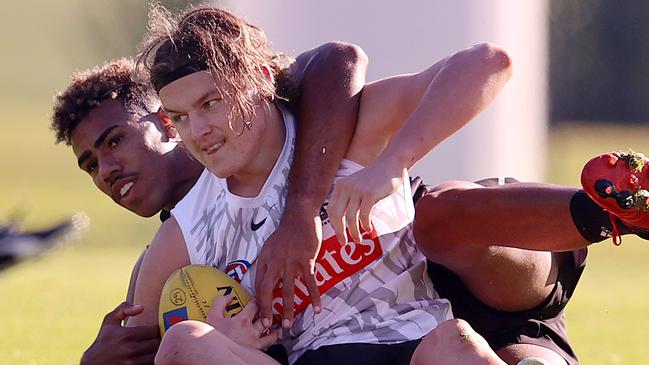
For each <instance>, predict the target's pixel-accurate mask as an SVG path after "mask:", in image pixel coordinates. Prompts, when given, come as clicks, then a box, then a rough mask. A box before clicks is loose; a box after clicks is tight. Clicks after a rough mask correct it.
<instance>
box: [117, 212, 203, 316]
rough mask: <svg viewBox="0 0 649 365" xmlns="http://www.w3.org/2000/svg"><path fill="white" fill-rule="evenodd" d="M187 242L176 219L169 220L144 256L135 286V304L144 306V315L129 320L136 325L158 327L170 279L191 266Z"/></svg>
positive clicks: (162, 226)
mask: <svg viewBox="0 0 649 365" xmlns="http://www.w3.org/2000/svg"><path fill="white" fill-rule="evenodd" d="M189 263H190V261H189V256H188V254H187V249H186V247H185V240H184V238H183V235H182V232H181V230H180V227H179V226H178V223H176V220H175V219H174V218H173V217H172V218H169V219H168V220H166V221H165V222H164V223H162V225H161V226H160V229H158V232H157V233H156V236H155V238H154V239H153V242H152V243H151V245H149V248H148V249H147V250H146V253H145V254H144V258H143V259H142V264H141V266H140V270H139V273H138V276H137V280H136V284H135V293H134V295H133V302H134V304H137V305H141V306H143V307H144V310H143V312H142V313H141V314H140V315H138V316H135V317H132V318H130V319H129V321H128V323H127V324H126V325H127V326H129V327H132V326H151V325H157V324H158V307H159V304H160V293H161V292H162V287H163V286H164V283H165V281H166V280H167V279H168V278H169V276H170V275H171V274H172V273H173V272H174V271H176V270H177V269H179V268H181V267H183V266H186V265H189Z"/></svg>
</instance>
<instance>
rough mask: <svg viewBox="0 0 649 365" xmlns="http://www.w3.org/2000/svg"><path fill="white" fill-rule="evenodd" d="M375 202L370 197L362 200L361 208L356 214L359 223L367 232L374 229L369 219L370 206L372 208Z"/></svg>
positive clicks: (370, 213)
mask: <svg viewBox="0 0 649 365" xmlns="http://www.w3.org/2000/svg"><path fill="white" fill-rule="evenodd" d="M375 204H376V202H375V201H373V200H370V199H364V200H363V202H362V203H361V208H360V211H359V214H358V218H359V220H360V221H361V225H362V226H363V228H364V229H365V231H367V232H372V231H373V230H374V227H372V221H371V220H370V216H371V215H372V208H374V205H375ZM359 242H360V241H359Z"/></svg>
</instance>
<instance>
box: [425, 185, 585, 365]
mask: <svg viewBox="0 0 649 365" xmlns="http://www.w3.org/2000/svg"><path fill="white" fill-rule="evenodd" d="M426 191H427V187H426V186H425V185H423V184H422V185H419V186H413V198H414V199H415V202H416V201H417V200H418V199H419V198H420V197H421V196H423V195H424V194H425V192H426ZM587 253H588V251H587V249H585V248H584V249H580V250H575V251H570V252H555V253H553V255H555V258H556V260H557V261H556V262H559V263H560V264H559V270H558V274H557V282H556V283H555V286H554V289H553V290H552V293H551V294H550V295H549V296H548V298H547V300H546V301H545V303H543V304H542V305H540V306H539V307H537V308H535V309H532V310H527V311H520V312H505V311H499V310H496V309H494V308H492V307H489V306H487V305H486V304H484V303H482V302H481V301H480V300H478V299H477V298H475V297H474V296H473V295H472V294H471V292H470V291H469V290H468V289H467V288H466V287H465V286H464V284H463V283H462V281H461V280H460V278H458V277H457V275H455V274H454V273H453V272H451V271H450V270H448V269H447V268H445V267H444V266H442V265H438V264H435V263H433V262H430V261H429V262H428V274H429V276H430V277H431V279H432V281H433V284H434V286H435V289H436V290H437V292H438V293H439V295H440V297H442V298H446V299H448V300H449V301H450V302H451V306H452V308H453V315H454V317H455V318H461V319H464V320H465V321H467V322H468V323H469V324H470V325H471V327H472V328H473V329H474V330H475V331H476V332H478V333H479V334H481V335H482V336H483V337H484V338H485V339H486V340H487V342H488V343H489V345H490V346H491V348H492V349H494V350H498V349H501V348H503V347H505V346H508V345H512V344H530V345H537V346H541V347H545V348H548V349H551V350H553V351H554V352H556V353H557V354H559V355H561V356H562V357H563V358H564V359H565V360H566V361H567V362H568V364H569V365H576V364H578V363H579V362H578V360H577V356H576V355H575V352H574V351H573V350H572V348H571V347H570V344H569V342H568V335H567V332H566V321H565V313H564V309H565V307H566V304H568V301H569V300H570V297H571V296H572V294H573V292H574V290H575V288H576V286H577V283H578V282H579V278H580V277H581V273H582V272H583V271H584V267H585V265H586V255H587Z"/></svg>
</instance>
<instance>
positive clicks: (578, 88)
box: [548, 0, 649, 123]
mask: <svg viewBox="0 0 649 365" xmlns="http://www.w3.org/2000/svg"><path fill="white" fill-rule="evenodd" d="M548 3H549V6H550V19H549V21H550V23H549V32H550V70H549V83H550V85H549V87H550V95H549V101H550V120H551V122H553V123H557V122H561V121H601V122H627V123H646V122H648V121H649V102H648V101H649V67H647V66H648V65H649V47H647V44H648V43H649V27H647V23H649V1H644V0H626V1H606V0H580V1H575V0H552V1H549V2H548Z"/></svg>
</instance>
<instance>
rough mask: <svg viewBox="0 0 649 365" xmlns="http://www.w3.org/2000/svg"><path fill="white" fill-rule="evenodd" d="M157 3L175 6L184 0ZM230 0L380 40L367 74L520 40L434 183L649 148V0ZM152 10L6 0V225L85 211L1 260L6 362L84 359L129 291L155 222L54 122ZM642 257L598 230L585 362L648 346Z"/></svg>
mask: <svg viewBox="0 0 649 365" xmlns="http://www.w3.org/2000/svg"><path fill="white" fill-rule="evenodd" d="M162 3H163V4H164V5H166V6H167V7H169V8H170V9H172V10H173V9H176V10H177V9H182V8H184V7H185V6H186V5H187V3H188V1H180V0H177V1H172V0H169V1H162ZM218 4H220V5H222V6H224V7H226V8H229V9H231V10H233V11H234V12H236V13H237V14H239V15H242V16H244V17H245V18H247V19H249V20H250V21H251V22H253V23H256V24H258V25H260V26H261V27H262V28H264V29H266V31H267V33H268V36H269V39H270V40H271V41H272V42H273V43H274V45H275V48H276V49H279V50H283V51H287V52H288V53H291V54H294V55H296V54H298V53H299V52H301V51H303V50H305V49H308V48H311V47H315V46H317V45H319V44H320V43H322V42H325V41H328V40H344V41H349V42H355V43H357V44H359V45H360V46H361V47H363V48H364V49H365V51H366V53H367V54H368V56H369V57H370V70H369V73H368V80H369V81H372V80H376V79H379V78H382V77H385V76H388V75H392V74H395V73H405V72H417V71H419V70H421V69H423V68H425V67H426V66H428V65H430V64H432V63H433V62H435V61H436V60H438V59H440V58H442V57H444V56H446V55H448V54H450V53H452V52H454V51H457V50H459V49H462V48H466V47H469V46H471V45H473V44H475V43H479V42H484V41H491V42H494V43H497V44H500V45H502V46H503V47H505V48H506V49H508V50H509V51H510V52H511V54H512V57H513V59H514V68H515V70H514V76H513V78H512V80H511V82H510V83H509V85H508V86H507V87H506V88H505V90H503V92H502V94H501V95H500V96H499V97H498V99H497V100H496V102H495V103H494V104H493V105H492V106H491V107H490V108H489V109H488V110H486V111H485V113H484V114H483V115H481V116H480V117H478V118H477V119H476V121H474V122H472V123H471V125H469V126H468V127H467V128H465V129H464V130H462V131H461V132H460V133H459V134H458V135H457V136H454V137H452V138H451V139H449V140H448V141H447V142H445V143H444V144H443V145H441V146H440V148H439V149H437V150H436V151H434V152H433V153H432V154H431V155H430V156H429V157H428V158H427V159H426V161H424V162H423V163H422V164H420V166H418V167H417V170H416V171H417V173H419V174H421V175H424V176H425V177H426V178H427V180H428V181H429V182H438V181H440V180H442V179H447V178H465V179H478V178H483V177H487V176H494V175H511V176H516V177H519V178H521V179H523V180H538V181H545V182H550V183H560V184H569V185H578V183H579V173H580V170H581V167H582V165H583V164H584V163H585V162H586V161H587V160H588V159H589V158H590V157H592V156H593V155H595V154H597V153H601V152H605V151H609V150H626V149H628V148H633V149H634V150H638V151H645V152H647V151H649V149H647V148H646V147H647V143H646V141H647V137H648V136H649V125H648V124H647V121H649V102H648V101H649V63H648V61H649V60H648V56H649V47H648V46H647V41H649V28H647V27H646V23H647V21H648V20H649V3H647V2H645V1H640V0H624V1H615V2H612V1H605V0H550V1H545V0H528V1H524V2H522V1H512V0H492V1H489V2H486V1H482V0H457V1H453V2H451V1H443V0H431V1H423V0H422V1H404V2H401V3H399V4H398V5H396V3H395V2H380V1H379V2H376V1H367V0H363V1H355V2H349V1H342V0H332V1H327V2H319V1H315V0H307V1H298V0H276V1H273V2H269V1H268V2H260V1H257V2H255V1H252V0H238V1H234V0H231V1H222V2H218ZM146 9H147V3H146V2H144V1H139V0H113V1H110V2H108V1H99V0H66V1H59V2H48V1H43V0H35V1H22V2H18V1H3V2H2V3H1V4H0V17H1V18H0V19H1V21H0V46H1V56H2V57H1V58H0V59H1V62H0V65H1V67H0V85H1V86H2V87H0V111H2V112H1V113H2V116H3V117H4V120H5V121H4V122H3V123H2V127H3V130H5V140H4V142H3V143H2V144H1V145H0V156H2V157H1V159H0V225H1V224H2V222H3V221H9V220H14V221H16V222H18V223H19V225H20V226H21V227H22V228H23V229H40V228H42V227H46V226H48V225H52V224H55V223H57V222H59V221H61V220H64V219H67V218H68V217H70V216H71V215H73V214H74V213H75V212H78V211H84V212H86V214H87V215H88V216H89V217H90V221H91V223H90V228H89V230H88V231H87V232H86V234H85V235H84V236H83V238H82V239H81V240H78V241H74V242H69V243H68V244H66V245H64V246H63V247H62V248H60V249H58V250H56V251H54V252H52V253H51V254H49V255H47V256H44V257H42V258H40V259H38V260H35V261H30V262H26V263H24V264H22V265H20V266H17V267H15V268H12V269H10V270H8V271H3V272H0V293H2V296H1V299H0V320H1V323H2V329H1V330H0V359H2V360H1V361H0V362H2V363H3V364H76V363H78V359H79V357H80V355H81V353H82V351H83V350H84V349H85V348H86V347H87V346H89V344H90V343H91V342H92V340H93V339H94V337H95V335H96V332H97V330H98V328H99V325H100V322H101V318H102V316H103V315H104V314H105V313H106V312H108V311H109V310H111V309H112V308H114V307H115V306H116V305H117V304H118V303H120V302H121V301H122V300H123V298H124V293H125V290H126V285H127V279H128V277H129V274H130V269H131V267H132V265H133V263H134V261H135V259H136V257H137V256H138V254H139V253H140V252H141V251H142V249H143V248H144V247H145V245H146V244H147V243H148V242H149V240H150V239H151V237H152V236H153V233H154V232H155V228H156V227H157V226H158V224H159V221H158V220H157V218H152V219H149V220H146V219H142V218H139V217H136V216H134V215H132V214H130V213H128V212H127V211H125V210H123V209H121V208H119V207H117V206H116V205H114V204H113V203H112V202H111V201H110V200H109V199H108V198H106V197H104V196H103V195H101V193H100V192H99V191H98V190H97V189H96V188H95V187H94V185H92V181H91V180H90V179H89V178H88V177H87V176H86V175H85V174H84V173H82V172H81V171H80V170H78V168H77V167H76V163H75V159H74V156H73V154H72V153H71V150H70V149H69V148H68V147H67V146H64V145H59V146H56V145H54V144H53V141H54V137H53V133H52V132H51V131H50V130H49V123H50V120H49V118H50V112H51V107H52V100H53V99H52V97H53V95H54V94H55V92H56V91H57V90H62V89H64V88H65V87H66V85H67V83H68V80H69V77H70V75H71V74H72V73H73V72H74V71H79V70H84V69H86V68H89V67H93V66H95V65H97V64H100V63H102V62H103V61H104V60H107V59H112V58H117V57H122V56H132V55H134V54H135V52H136V50H135V47H136V44H137V42H138V41H139V39H140V37H141V36H142V34H143V32H144V31H145V28H146ZM449 156H453V157H452V158H449ZM530 209H534V207H530ZM539 224H542V222H539ZM648 257H649V245H647V242H644V241H641V240H639V239H636V238H633V237H625V238H624V244H623V245H622V247H613V246H612V244H611V243H610V242H603V243H601V244H599V245H597V246H595V247H593V248H592V249H591V253H590V257H589V264H588V267H587V269H586V271H585V273H584V276H583V278H582V281H581V283H580V285H579V287H578V289H577V291H576V294H575V296H574V298H573V300H572V302H571V305H569V310H568V320H569V327H570V336H571V340H572V342H573V344H574V347H575V349H576V351H577V353H578V354H579V356H580V358H581V360H582V363H584V364H645V363H649V361H647V360H646V359H647V358H649V348H648V347H647V346H646V344H645V341H644V339H645V338H646V337H647V335H649V320H648V319H647V316H646V312H647V309H649V284H648V281H647V280H646V279H645V278H646V277H647V276H648V275H649V269H647V267H646V266H647V265H646V264H645V261H646V258H648Z"/></svg>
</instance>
